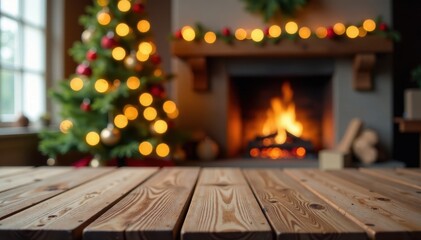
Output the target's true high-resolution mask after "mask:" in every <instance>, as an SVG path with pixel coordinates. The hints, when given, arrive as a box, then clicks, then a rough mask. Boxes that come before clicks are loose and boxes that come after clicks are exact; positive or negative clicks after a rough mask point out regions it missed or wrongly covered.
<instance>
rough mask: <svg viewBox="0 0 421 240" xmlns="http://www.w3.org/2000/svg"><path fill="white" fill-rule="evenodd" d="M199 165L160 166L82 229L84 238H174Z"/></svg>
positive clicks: (197, 173)
mask: <svg viewBox="0 0 421 240" xmlns="http://www.w3.org/2000/svg"><path fill="white" fill-rule="evenodd" d="M198 175H199V168H164V169H162V170H161V171H160V172H159V173H158V174H156V175H155V176H153V177H152V178H151V179H149V180H148V181H147V182H145V183H144V184H142V185H140V186H139V187H137V188H135V189H134V190H133V191H132V192H130V194H128V195H127V196H126V197H125V198H123V199H122V200H121V201H119V202H118V203H117V204H116V205H115V206H114V207H112V208H111V209H110V210H108V211H107V212H106V213H104V214H103V215H102V216H101V217H100V218H98V219H97V220H96V221H94V222H93V223H92V224H91V225H89V226H88V227H87V228H86V229H85V230H84V234H83V235H84V239H86V240H96V239H102V240H107V239H110V240H111V239H159V240H165V239H176V237H177V236H178V233H179V231H180V228H181V223H182V220H183V219H184V216H185V213H186V211H187V207H188V205H189V202H190V201H189V200H190V197H191V195H192V192H193V187H194V186H195V184H196V180H197V177H198Z"/></svg>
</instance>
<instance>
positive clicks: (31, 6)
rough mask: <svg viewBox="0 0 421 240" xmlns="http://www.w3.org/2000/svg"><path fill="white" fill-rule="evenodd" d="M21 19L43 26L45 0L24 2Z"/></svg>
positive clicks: (27, 0)
mask: <svg viewBox="0 0 421 240" xmlns="http://www.w3.org/2000/svg"><path fill="white" fill-rule="evenodd" d="M23 12H24V14H23V19H24V20H25V21H26V22H30V23H32V24H35V25H37V26H40V27H44V26H45V0H24V1H23Z"/></svg>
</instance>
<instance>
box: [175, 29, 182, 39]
mask: <svg viewBox="0 0 421 240" xmlns="http://www.w3.org/2000/svg"><path fill="white" fill-rule="evenodd" d="M174 37H175V38H176V39H182V38H183V34H182V33H181V29H179V30H177V31H176V32H175V33H174Z"/></svg>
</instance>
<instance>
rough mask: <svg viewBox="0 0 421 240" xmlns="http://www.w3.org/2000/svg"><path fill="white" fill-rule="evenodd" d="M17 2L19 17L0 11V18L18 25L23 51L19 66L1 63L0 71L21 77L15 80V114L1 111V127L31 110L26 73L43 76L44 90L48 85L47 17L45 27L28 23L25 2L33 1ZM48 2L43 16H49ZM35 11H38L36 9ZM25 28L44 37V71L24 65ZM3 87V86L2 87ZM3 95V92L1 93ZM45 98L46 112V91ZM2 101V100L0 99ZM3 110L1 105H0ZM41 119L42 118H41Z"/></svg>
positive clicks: (43, 93)
mask: <svg viewBox="0 0 421 240" xmlns="http://www.w3.org/2000/svg"><path fill="white" fill-rule="evenodd" d="M15 1H19V14H18V16H12V15H9V14H7V13H4V12H1V9H0V16H1V17H4V18H7V19H8V20H10V21H14V22H16V23H17V24H18V35H19V40H18V41H19V43H18V45H19V46H18V47H19V48H20V49H21V51H20V56H19V60H18V61H19V64H18V66H9V65H4V64H2V63H1V62H0V70H2V69H5V70H9V71H13V72H15V73H17V75H18V76H19V77H18V78H16V79H15V88H14V94H13V95H14V101H15V102H14V103H15V106H14V113H13V114H2V111H1V109H0V126H2V125H3V126H8V125H10V124H8V123H11V122H14V121H15V120H16V119H17V118H18V116H19V115H20V114H21V113H22V112H23V110H24V109H25V108H26V109H27V108H30V107H31V106H24V104H25V103H24V101H23V99H24V96H23V95H24V92H25V86H24V84H23V81H24V75H25V74H26V73H32V74H34V73H35V74H38V75H40V76H41V78H42V80H43V83H42V84H43V86H44V87H43V89H45V86H46V85H47V81H46V79H47V70H46V68H47V67H46V64H45V63H46V62H47V60H46V59H47V29H46V26H47V17H45V21H44V23H43V26H38V25H34V24H32V23H30V22H28V21H25V19H24V7H23V6H24V5H23V4H25V1H31V0H15ZM47 5H48V3H47V0H45V2H44V9H43V10H42V11H43V14H47ZM34 11H36V9H34ZM25 28H31V29H36V30H37V31H41V32H42V34H43V37H44V41H43V42H42V44H43V45H44V50H45V51H44V52H43V59H42V61H44V64H43V65H44V67H43V69H41V70H40V71H35V70H31V69H28V68H27V67H26V66H25V64H24V59H25V58H24V54H25V53H26V52H27V51H25V49H24V48H25V41H24V38H25V35H24V29H25ZM0 34H1V33H0ZM0 87H1V86H0ZM0 94H1V92H0ZM41 94H42V95H43V96H42V98H43V99H44V104H43V105H44V106H40V108H41V109H42V111H44V112H45V111H46V108H47V106H46V96H45V95H46V91H43V92H42V93H41ZM0 99H1V98H0ZM0 108H1V105H0ZM39 117H40V116H39ZM30 120H31V121H36V120H38V119H30Z"/></svg>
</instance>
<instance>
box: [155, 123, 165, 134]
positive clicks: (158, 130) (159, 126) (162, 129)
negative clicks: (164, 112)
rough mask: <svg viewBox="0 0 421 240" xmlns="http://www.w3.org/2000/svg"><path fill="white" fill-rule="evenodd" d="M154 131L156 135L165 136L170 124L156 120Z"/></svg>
mask: <svg viewBox="0 0 421 240" xmlns="http://www.w3.org/2000/svg"><path fill="white" fill-rule="evenodd" d="M153 129H154V130H155V132H156V133H158V134H163V133H165V132H166V131H167V129H168V124H167V122H165V121H164V120H156V121H155V123H154V124H153Z"/></svg>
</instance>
